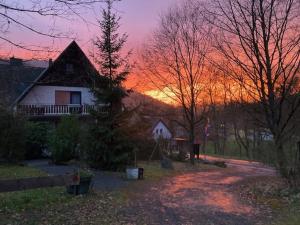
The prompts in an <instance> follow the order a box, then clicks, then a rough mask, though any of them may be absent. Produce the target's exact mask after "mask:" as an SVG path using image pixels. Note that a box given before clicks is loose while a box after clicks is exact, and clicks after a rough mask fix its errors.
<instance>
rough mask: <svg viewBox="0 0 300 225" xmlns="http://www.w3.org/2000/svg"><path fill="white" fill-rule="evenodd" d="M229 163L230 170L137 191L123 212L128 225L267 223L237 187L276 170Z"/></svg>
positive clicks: (188, 176)
mask: <svg viewBox="0 0 300 225" xmlns="http://www.w3.org/2000/svg"><path fill="white" fill-rule="evenodd" d="M227 163H228V164H229V168H227V169H220V170H215V171H207V172H193V173H188V174H184V175H180V176H176V177H173V178H168V179H166V180H164V181H160V182H159V183H158V184H155V185H151V186H149V187H147V188H146V189H145V188H143V190H142V191H140V192H139V191H136V194H135V200H133V201H130V202H129V203H128V207H127V208H126V209H124V210H123V211H122V212H121V213H122V215H124V216H125V218H126V219H125V221H126V223H128V224H149V225H150V224H153V225H154V224H166V225H167V224H170V225H190V224H195V225H253V224H259V222H261V221H265V219H266V217H267V215H263V213H262V212H260V211H259V210H258V209H256V208H255V207H253V206H251V205H247V204H245V203H243V202H242V201H241V199H240V198H239V196H238V195H237V192H236V191H235V184H237V183H238V182H239V181H242V180H244V179H246V178H247V177H251V176H275V171H274V170H273V169H272V168H268V167H266V166H263V165H261V164H259V163H251V162H247V161H240V160H239V161H238V162H237V161H230V160H227ZM260 224H267V223H260Z"/></svg>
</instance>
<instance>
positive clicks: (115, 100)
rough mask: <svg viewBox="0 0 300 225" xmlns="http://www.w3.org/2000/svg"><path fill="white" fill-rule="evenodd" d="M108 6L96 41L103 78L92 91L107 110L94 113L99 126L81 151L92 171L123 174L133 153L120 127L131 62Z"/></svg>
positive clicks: (93, 126) (109, 4)
mask: <svg viewBox="0 0 300 225" xmlns="http://www.w3.org/2000/svg"><path fill="white" fill-rule="evenodd" d="M106 3H107V9H104V10H103V11H102V17H103V19H102V20H101V21H99V27H100V29H101V36H100V37H97V39H96V40H95V41H94V44H95V46H96V47H97V49H98V51H97V55H96V56H95V61H96V62H97V63H98V65H99V67H100V73H101V74H102V75H103V76H96V77H95V78H94V82H93V86H92V87H91V91H92V92H93V94H94V96H95V97H96V101H95V102H96V104H97V105H101V106H103V104H105V105H106V106H107V107H106V109H107V113H102V112H101V111H97V110H95V111H94V112H92V115H93V117H94V119H95V121H96V122H95V123H93V124H91V126H90V128H89V129H88V132H87V135H86V137H85V141H84V142H83V145H82V147H83V149H84V150H85V151H84V152H85V153H86V156H85V157H86V159H87V160H88V162H89V163H90V165H91V166H92V167H96V168H101V169H107V170H120V169H124V168H125V166H126V165H128V163H131V161H132V151H133V145H132V144H131V142H130V141H129V139H128V138H127V135H125V134H124V127H122V125H121V124H122V121H124V117H123V115H124V112H122V99H123V98H124V97H125V96H126V95H127V93H128V91H127V90H126V89H125V88H123V87H122V82H123V81H125V80H126V78H127V76H128V74H129V71H130V65H129V63H128V58H126V57H125V58H124V57H122V54H121V50H122V49H123V46H124V44H125V42H126V40H127V35H126V34H123V35H121V36H120V34H119V33H118V29H119V20H120V17H118V16H117V15H116V14H115V13H113V12H112V3H113V1H111V0H108V1H106ZM128 55H129V54H128ZM104 84H105V85H104ZM101 106H100V107H101Z"/></svg>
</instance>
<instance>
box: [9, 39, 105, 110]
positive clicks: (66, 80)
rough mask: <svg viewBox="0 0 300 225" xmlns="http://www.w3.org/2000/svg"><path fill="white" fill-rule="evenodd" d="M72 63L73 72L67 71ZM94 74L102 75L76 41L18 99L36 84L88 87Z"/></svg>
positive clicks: (18, 100)
mask: <svg viewBox="0 0 300 225" xmlns="http://www.w3.org/2000/svg"><path fill="white" fill-rule="evenodd" d="M67 64H71V65H72V67H73V72H71V73H67V71H66V65H67ZM94 76H100V75H99V73H98V71H97V70H96V68H95V67H94V66H93V64H92V63H91V62H90V60H89V59H88V57H87V56H86V55H85V54H84V52H83V51H82V50H81V48H80V47H79V46H78V44H77V43H76V42H75V41H72V42H71V44H69V46H68V47H67V48H66V49H65V50H64V51H63V52H62V53H61V54H60V55H59V56H58V58H57V59H56V60H55V61H54V62H53V63H52V65H51V66H49V67H48V68H47V69H46V70H44V71H43V72H42V73H41V74H40V75H39V76H38V77H37V78H36V79H35V81H34V82H33V83H32V84H31V85H30V86H29V87H28V88H27V89H26V90H24V92H23V93H22V94H21V95H20V96H19V97H18V98H17V99H16V101H15V102H14V105H15V104H17V103H18V102H20V101H21V100H22V99H23V98H24V97H25V96H26V95H27V94H28V92H29V91H30V90H31V89H32V88H33V87H34V85H36V84H38V85H47V86H71V87H88V86H89V84H90V83H91V82H92V80H93V77H94Z"/></svg>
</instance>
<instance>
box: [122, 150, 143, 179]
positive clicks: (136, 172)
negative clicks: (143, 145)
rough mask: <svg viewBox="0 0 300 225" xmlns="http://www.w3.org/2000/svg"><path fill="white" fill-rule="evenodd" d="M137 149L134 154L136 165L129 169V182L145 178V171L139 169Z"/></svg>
mask: <svg viewBox="0 0 300 225" xmlns="http://www.w3.org/2000/svg"><path fill="white" fill-rule="evenodd" d="M136 153H137V149H134V150H133V154H134V165H133V166H131V167H127V169H126V175H127V179H129V180H138V179H143V177H144V169H143V168H138V167H137V158H136Z"/></svg>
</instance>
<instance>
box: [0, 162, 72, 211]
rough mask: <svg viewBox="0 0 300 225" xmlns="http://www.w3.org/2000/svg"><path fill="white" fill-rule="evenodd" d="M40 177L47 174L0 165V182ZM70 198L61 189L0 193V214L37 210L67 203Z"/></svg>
mask: <svg viewBox="0 0 300 225" xmlns="http://www.w3.org/2000/svg"><path fill="white" fill-rule="evenodd" d="M41 176H47V174H46V173H44V172H42V171H40V170H38V169H35V168H31V167H27V166H19V165H10V164H4V165H3V164H2V165H0V179H2V180H4V179H17V178H29V177H41ZM70 198H71V197H70V195H67V194H66V193H65V188H63V187H55V188H40V189H34V190H26V191H17V192H8V193H0V213H19V212H22V211H26V210H32V209H39V208H41V207H43V206H45V205H47V204H54V203H57V202H60V201H68V200H69V199H70Z"/></svg>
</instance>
